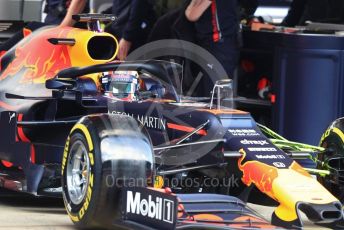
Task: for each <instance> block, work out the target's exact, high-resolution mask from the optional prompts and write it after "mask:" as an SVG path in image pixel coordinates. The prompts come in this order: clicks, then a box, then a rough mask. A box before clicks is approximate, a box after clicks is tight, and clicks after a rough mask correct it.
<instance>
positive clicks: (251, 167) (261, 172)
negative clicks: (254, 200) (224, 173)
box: [238, 150, 278, 197]
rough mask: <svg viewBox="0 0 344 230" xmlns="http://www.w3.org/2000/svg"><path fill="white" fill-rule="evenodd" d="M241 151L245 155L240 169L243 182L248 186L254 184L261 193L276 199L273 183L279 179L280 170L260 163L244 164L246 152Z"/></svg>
mask: <svg viewBox="0 0 344 230" xmlns="http://www.w3.org/2000/svg"><path fill="white" fill-rule="evenodd" d="M240 151H241V152H242V153H243V157H242V158H240V160H239V162H238V167H239V169H240V171H242V172H243V177H242V178H241V180H242V182H243V183H244V184H246V185H247V186H250V185H251V184H252V183H253V184H254V185H255V186H256V187H257V188H258V189H259V190H260V191H261V192H263V193H266V194H268V195H269V196H271V197H274V196H273V194H272V183H273V181H274V180H275V179H276V178H277V177H278V169H276V168H275V167H272V166H269V165H267V164H264V163H261V162H259V161H248V162H246V163H244V164H242V161H243V160H244V159H245V157H246V153H245V151H244V150H240Z"/></svg>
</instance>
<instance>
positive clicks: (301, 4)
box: [282, 0, 344, 27]
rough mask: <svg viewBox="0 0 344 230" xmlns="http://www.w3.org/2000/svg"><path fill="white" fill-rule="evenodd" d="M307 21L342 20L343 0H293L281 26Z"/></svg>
mask: <svg viewBox="0 0 344 230" xmlns="http://www.w3.org/2000/svg"><path fill="white" fill-rule="evenodd" d="M307 21H312V22H323V23H343V22H344V1H343V0H294V1H293V2H292V3H291V6H290V10H289V12H288V15H287V16H286V17H285V19H284V20H283V22H282V25H283V26H289V27H293V26H296V25H305V23H306V22H307Z"/></svg>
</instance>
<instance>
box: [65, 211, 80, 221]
mask: <svg viewBox="0 0 344 230" xmlns="http://www.w3.org/2000/svg"><path fill="white" fill-rule="evenodd" d="M67 213H68V216H69V218H70V219H71V220H72V221H73V222H79V217H77V216H73V215H72V214H70V213H69V212H68V211H67Z"/></svg>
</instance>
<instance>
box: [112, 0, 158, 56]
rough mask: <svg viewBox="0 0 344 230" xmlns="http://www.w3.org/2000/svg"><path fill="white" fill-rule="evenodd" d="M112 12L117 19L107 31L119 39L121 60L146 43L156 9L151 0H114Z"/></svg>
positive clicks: (154, 18)
mask: <svg viewBox="0 0 344 230" xmlns="http://www.w3.org/2000/svg"><path fill="white" fill-rule="evenodd" d="M111 12H112V14H114V15H116V16H117V20H116V21H115V22H113V23H111V25H110V26H108V27H107V28H106V31H107V32H109V33H111V34H113V35H114V36H115V37H117V39H119V50H118V56H117V57H118V58H119V60H125V59H126V57H127V56H128V54H129V53H130V52H132V51H134V50H135V49H136V48H138V47H140V46H142V45H143V44H145V43H146V41H147V38H148V35H149V33H150V30H151V28H152V27H153V24H154V23H155V20H156V17H155V11H154V10H153V4H152V3H151V2H150V1H149V0H113V5H112V11H111Z"/></svg>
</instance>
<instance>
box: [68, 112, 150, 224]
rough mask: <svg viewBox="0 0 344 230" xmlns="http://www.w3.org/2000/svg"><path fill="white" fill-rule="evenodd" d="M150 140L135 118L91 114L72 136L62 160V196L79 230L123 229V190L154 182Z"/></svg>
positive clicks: (74, 128) (73, 131)
mask: <svg viewBox="0 0 344 230" xmlns="http://www.w3.org/2000/svg"><path fill="white" fill-rule="evenodd" d="M153 156H154V154H153V148H152V145H151V142H150V139H149V138H148V137H147V136H146V135H145V130H142V129H141V128H140V127H139V125H138V123H137V122H136V121H135V120H134V119H133V118H131V117H127V116H121V115H108V114H99V115H90V116H87V117H84V118H82V119H81V120H80V121H79V122H78V123H77V124H76V125H75V126H74V127H73V129H72V130H71V132H70V135H69V136H68V139H67V142H66V145H65V150H64V153H63V159H62V166H61V169H62V182H61V183H62V194H63V200H64V204H65V207H66V210H67V213H68V215H69V217H70V218H71V220H72V221H73V222H74V224H75V225H76V226H77V227H79V228H89V229H94V228H110V227H112V226H113V225H117V226H122V224H123V223H122V215H121V206H122V205H123V204H122V203H123V201H122V200H121V191H122V187H125V186H136V187H146V186H148V185H150V184H149V183H150V182H152V178H153V172H154V168H153V167H154V157H153Z"/></svg>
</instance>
